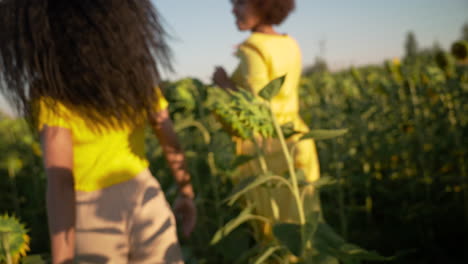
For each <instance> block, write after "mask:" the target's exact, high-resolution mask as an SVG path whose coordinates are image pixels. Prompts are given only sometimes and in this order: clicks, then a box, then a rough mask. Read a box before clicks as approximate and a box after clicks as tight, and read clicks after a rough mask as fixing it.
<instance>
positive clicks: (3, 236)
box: [0, 232, 13, 264]
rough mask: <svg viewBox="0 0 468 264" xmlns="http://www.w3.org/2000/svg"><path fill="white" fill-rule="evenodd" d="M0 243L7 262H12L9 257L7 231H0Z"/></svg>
mask: <svg viewBox="0 0 468 264" xmlns="http://www.w3.org/2000/svg"><path fill="white" fill-rule="evenodd" d="M0 238H1V240H0V243H1V246H2V248H3V251H5V257H6V261H7V264H13V260H12V259H11V254H10V233H9V232H1V233H0Z"/></svg>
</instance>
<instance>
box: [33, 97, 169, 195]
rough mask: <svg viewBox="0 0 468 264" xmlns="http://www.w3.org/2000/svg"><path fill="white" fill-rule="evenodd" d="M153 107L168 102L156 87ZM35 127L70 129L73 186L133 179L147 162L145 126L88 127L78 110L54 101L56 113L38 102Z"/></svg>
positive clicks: (93, 186) (95, 186)
mask: <svg viewBox="0 0 468 264" xmlns="http://www.w3.org/2000/svg"><path fill="white" fill-rule="evenodd" d="M157 91H158V95H159V97H158V98H159V100H158V102H157V104H156V110H157V111H161V110H164V109H166V108H167V106H168V103H167V101H166V99H165V98H164V97H163V95H162V93H161V92H160V90H159V89H158V90H157ZM39 105H40V108H39V115H38V125H39V127H38V129H39V131H41V130H42V129H43V127H44V126H45V125H47V126H51V127H62V128H67V129H70V130H71V132H72V140H73V176H74V179H75V189H76V190H78V191H95V190H100V189H103V188H105V187H108V186H111V185H114V184H117V183H121V182H124V181H127V180H130V179H132V178H133V177H135V176H136V175H138V173H140V172H141V171H143V170H144V169H146V168H147V167H148V165H149V163H148V161H147V159H146V157H145V144H144V141H145V133H144V130H145V126H146V123H144V124H142V125H140V126H137V127H125V128H120V129H106V130H105V131H101V132H97V131H96V130H95V129H91V128H90V127H89V126H88V125H87V124H86V122H85V120H84V119H83V118H82V117H81V116H80V114H79V113H77V112H75V111H73V110H72V109H69V108H67V107H65V106H64V105H62V104H60V103H57V113H59V114H56V113H55V112H53V111H51V110H50V109H48V108H47V107H46V104H45V103H44V101H43V100H42V101H41V102H40V104H39Z"/></svg>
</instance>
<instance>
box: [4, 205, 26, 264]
mask: <svg viewBox="0 0 468 264" xmlns="http://www.w3.org/2000/svg"><path fill="white" fill-rule="evenodd" d="M29 241H30V238H29V236H28V234H27V230H26V228H25V226H24V225H23V224H22V223H21V222H20V221H19V220H18V219H17V218H15V217H14V216H9V215H8V214H4V215H1V216H0V263H6V264H16V263H19V260H20V259H21V258H22V257H24V256H26V252H28V251H29Z"/></svg>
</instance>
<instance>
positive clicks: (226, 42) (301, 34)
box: [153, 0, 468, 81]
mask: <svg viewBox="0 0 468 264" xmlns="http://www.w3.org/2000/svg"><path fill="white" fill-rule="evenodd" d="M153 2H154V3H155V5H156V7H157V8H158V9H159V11H160V12H161V13H162V15H163V16H164V18H165V20H166V22H167V24H168V25H169V27H170V29H171V32H172V34H173V35H174V36H175V37H176V39H175V40H174V41H172V42H171V43H172V47H173V50H174V53H175V58H176V64H175V66H176V67H175V68H176V71H177V74H176V75H171V76H170V78H171V79H175V78H179V77H184V76H195V77H199V78H201V79H203V80H205V81H207V80H209V79H210V76H211V73H212V70H213V67H214V65H217V64H220V65H224V66H225V67H226V69H228V70H232V69H233V68H234V67H235V65H236V58H234V57H233V56H232V53H233V47H234V46H235V45H236V44H238V43H240V42H241V41H242V40H243V39H245V38H246V37H247V36H248V33H239V32H238V31H237V28H236V27H235V24H234V18H233V16H232V14H231V4H230V1H229V0H153ZM296 4H297V8H296V10H295V12H294V13H292V14H291V15H290V17H289V18H288V19H287V20H286V21H285V23H284V24H283V25H282V26H281V27H279V31H280V32H281V33H288V34H290V35H292V36H293V37H295V38H296V39H297V40H298V42H299V44H300V45H301V47H302V50H303V60H304V64H306V65H307V64H311V63H313V61H314V59H315V57H316V56H317V55H319V54H320V53H321V52H323V53H324V54H323V57H325V59H326V60H327V61H328V62H329V65H330V66H331V67H332V68H339V67H344V66H349V65H350V64H366V63H380V62H381V61H382V60H383V59H384V58H392V57H398V56H401V55H402V53H403V43H404V39H405V36H406V33H407V32H408V31H409V30H412V31H414V32H415V34H416V37H417V39H418V42H419V43H420V46H423V47H424V46H431V45H432V44H433V43H434V42H435V41H438V42H440V44H441V45H442V47H444V48H447V47H448V46H449V45H450V44H451V43H452V42H453V41H454V40H455V39H457V38H458V37H459V36H460V34H461V33H460V32H461V27H462V25H463V24H464V23H465V22H468V0H322V1H318V0H296ZM320 43H322V47H323V48H322V49H321V48H320V47H321V45H320Z"/></svg>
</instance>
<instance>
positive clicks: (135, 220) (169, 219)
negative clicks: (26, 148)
mask: <svg viewBox="0 0 468 264" xmlns="http://www.w3.org/2000/svg"><path fill="white" fill-rule="evenodd" d="M0 39H1V41H0V88H1V90H2V92H5V94H6V95H7V96H8V97H9V98H10V99H12V102H13V103H14V104H15V105H16V107H17V109H18V111H19V112H20V113H21V114H23V115H24V116H25V117H26V118H27V119H28V120H29V121H30V122H31V125H32V127H33V128H34V129H37V130H38V132H39V133H40V140H41V145H42V150H43V159H44V166H45V172H46V175H47V214H48V223H49V230H50V238H51V251H52V252H51V253H52V254H51V255H52V263H54V264H58V263H60V264H65V263H151V264H152V263H183V259H182V254H181V250H180V246H179V243H178V239H177V233H176V225H175V218H174V215H173V213H172V211H171V207H170V206H169V205H168V203H167V201H166V199H165V197H164V194H163V191H162V190H161V186H160V185H159V183H158V181H157V180H156V179H155V178H154V177H153V176H152V174H151V172H150V171H149V169H148V165H149V164H148V160H147V159H146V157H145V147H144V139H145V137H144V135H145V133H144V131H145V127H146V125H147V123H149V124H150V125H151V126H152V128H153V130H154V133H155V135H156V136H157V138H158V139H159V142H160V144H161V147H162V149H163V150H164V153H165V156H166V159H167V162H168V164H169V167H170V168H171V170H172V174H173V176H174V179H175V181H176V182H177V184H178V186H179V196H178V197H177V199H176V201H175V205H174V211H175V212H176V213H177V214H180V215H181V216H182V231H183V234H185V235H186V236H188V235H189V234H190V232H191V231H192V230H193V228H194V226H195V218H196V209H195V206H194V202H193V197H194V192H193V189H192V185H191V184H190V174H189V173H188V171H187V169H186V166H185V161H184V160H185V158H184V154H183V151H182V149H181V148H180V145H179V143H178V140H177V137H176V134H175V132H174V129H173V125H172V121H171V119H170V118H169V114H168V110H167V101H166V100H165V99H164V97H163V96H162V94H161V92H160V91H159V89H158V88H155V87H157V86H158V84H159V82H160V79H161V78H160V75H159V69H160V68H161V67H165V68H166V69H167V68H169V69H170V52H169V47H168V46H167V44H166V41H165V31H164V29H163V28H162V26H161V24H160V22H159V16H158V14H157V12H156V10H155V9H154V7H153V5H152V3H151V1H150V0H139V1H129V0H66V1H64V0H36V1H24V0H6V1H1V2H0Z"/></svg>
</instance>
